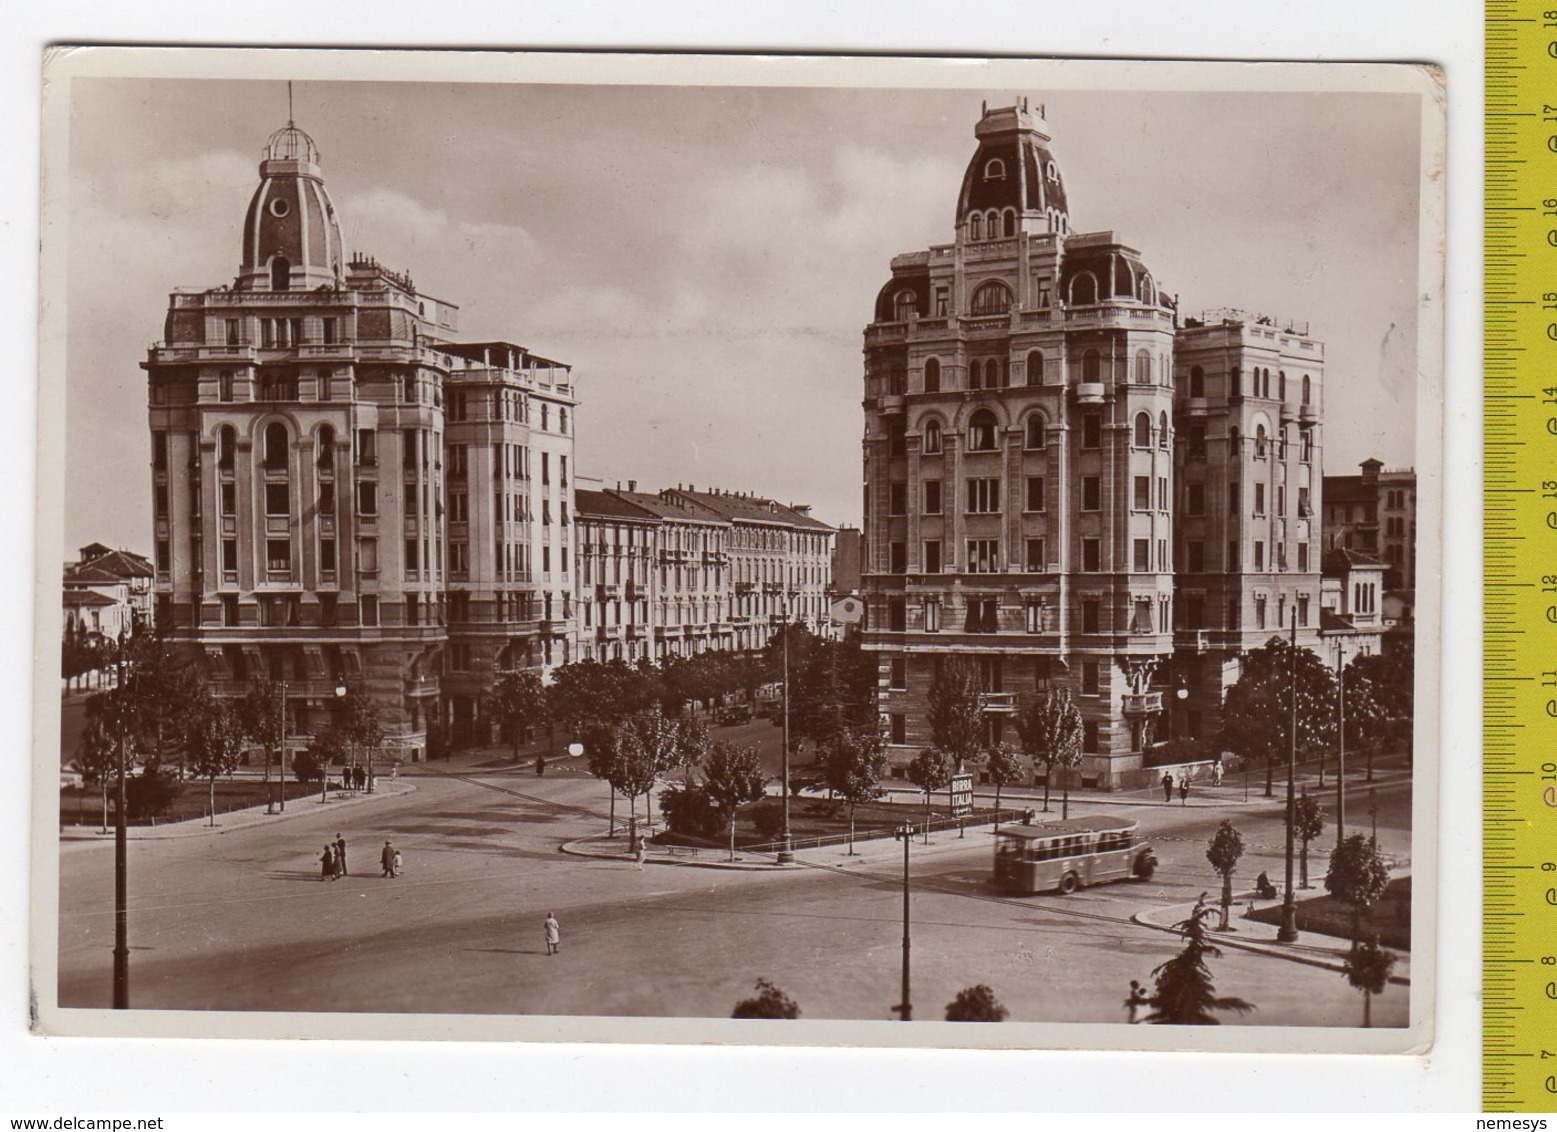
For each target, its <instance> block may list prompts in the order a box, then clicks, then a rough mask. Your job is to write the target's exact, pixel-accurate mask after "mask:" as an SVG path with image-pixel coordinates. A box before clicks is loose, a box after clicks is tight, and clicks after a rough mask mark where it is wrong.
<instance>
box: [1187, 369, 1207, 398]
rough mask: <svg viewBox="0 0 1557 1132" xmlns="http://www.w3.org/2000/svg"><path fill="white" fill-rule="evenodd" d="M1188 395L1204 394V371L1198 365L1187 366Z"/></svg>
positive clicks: (1201, 395)
mask: <svg viewBox="0 0 1557 1132" xmlns="http://www.w3.org/2000/svg"><path fill="white" fill-rule="evenodd" d="M1189 395H1190V396H1191V397H1204V396H1205V395H1206V371H1205V370H1203V369H1201V368H1200V367H1199V366H1190V367H1189Z"/></svg>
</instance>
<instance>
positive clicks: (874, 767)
mask: <svg viewBox="0 0 1557 1132" xmlns="http://www.w3.org/2000/svg"><path fill="white" fill-rule="evenodd" d="M822 773H823V775H824V777H825V779H826V781H827V786H828V788H829V789H830V790H832V792H833V793H834V794H837V795H838V796H839V797H840V798H842V799H843V800H844V801H845V802H846V803H848V806H849V854H850V855H851V856H852V855H853V853H854V810H855V807H856V806H858V805H859V804H860V803H861V802H868V801H870V800H871V799H872V798H879V797H880V796H881V790H880V788H879V787H878V786H877V785H876V783H877V782H878V781H879V780H880V779H881V778H883V777H885V775H886V773H887V745H886V741H885V740H884V739H882V737H881V732H880V730H879V729H877V728H875V727H854V728H849V729H848V730H845V731H840V732H838V733H837V734H836V735H833V736H832V737H831V738H829V739H828V740H827V741H826V742H825V743H823V744H822Z"/></svg>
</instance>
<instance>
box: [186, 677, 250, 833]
mask: <svg viewBox="0 0 1557 1132" xmlns="http://www.w3.org/2000/svg"><path fill="white" fill-rule="evenodd" d="M184 749H185V751H186V752H188V755H189V767H190V770H192V771H193V772H194V774H195V775H196V776H197V777H199V778H203V779H205V781H206V799H207V802H208V808H209V816H210V823H211V825H213V826H214V825H215V824H216V780H217V779H218V778H220V777H221V776H222V775H224V774H231V773H232V772H233V771H234V770H236V769H237V766H238V762H239V760H241V759H242V758H243V727H242V725H241V724H240V723H239V722H238V715H237V712H236V710H235V709H234V708H233V706H232V705H231V704H230V703H228V702H227V701H226V700H219V699H216V698H215V697H213V696H211V695H209V694H202V695H201V696H200V698H199V700H198V701H197V702H196V703H195V705H194V710H193V711H192V712H191V713H190V722H189V726H188V730H187V732H186V734H185V739H184Z"/></svg>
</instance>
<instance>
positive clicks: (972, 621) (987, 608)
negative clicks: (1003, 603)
mask: <svg viewBox="0 0 1557 1132" xmlns="http://www.w3.org/2000/svg"><path fill="white" fill-rule="evenodd" d="M963 631H964V632H967V633H998V632H999V631H1000V602H999V601H998V600H997V599H996V598H992V597H970V598H969V599H968V619H967V623H966V624H965V625H964V627H963Z"/></svg>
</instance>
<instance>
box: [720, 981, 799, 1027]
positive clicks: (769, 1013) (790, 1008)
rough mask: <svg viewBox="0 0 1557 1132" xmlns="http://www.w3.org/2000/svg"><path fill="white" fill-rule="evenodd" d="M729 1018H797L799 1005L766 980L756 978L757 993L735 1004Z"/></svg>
mask: <svg viewBox="0 0 1557 1132" xmlns="http://www.w3.org/2000/svg"><path fill="white" fill-rule="evenodd" d="M730 1017H731V1018H799V1017H800V1007H798V1006H796V1005H795V1000H794V999H792V998H790V997H789V995H787V994H785V993H784V992H783V991H781V990H779V989H778V987H776V986H774V985H773V984H772V983H770V982H768V980H767V979H758V980H757V993H756V994H755V995H754V996H753V997H751V998H743V999H741V1001H740V1002H737V1003H736V1004H735V1010H734V1011H733V1012H732V1013H731V1014H730Z"/></svg>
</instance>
